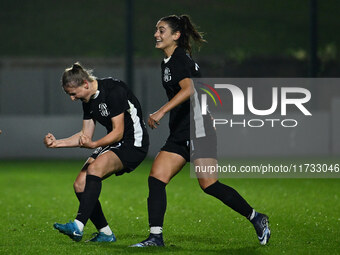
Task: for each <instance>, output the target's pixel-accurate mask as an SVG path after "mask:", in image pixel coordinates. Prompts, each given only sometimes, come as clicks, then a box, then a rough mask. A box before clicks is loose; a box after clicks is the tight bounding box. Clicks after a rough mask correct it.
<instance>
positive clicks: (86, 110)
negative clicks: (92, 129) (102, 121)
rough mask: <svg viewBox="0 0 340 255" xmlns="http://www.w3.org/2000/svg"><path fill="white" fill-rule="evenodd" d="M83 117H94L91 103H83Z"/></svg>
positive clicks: (85, 118)
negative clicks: (91, 113)
mask: <svg viewBox="0 0 340 255" xmlns="http://www.w3.org/2000/svg"><path fill="white" fill-rule="evenodd" d="M83 113H84V114H83V119H84V120H89V119H92V118H91V115H90V104H88V103H83Z"/></svg>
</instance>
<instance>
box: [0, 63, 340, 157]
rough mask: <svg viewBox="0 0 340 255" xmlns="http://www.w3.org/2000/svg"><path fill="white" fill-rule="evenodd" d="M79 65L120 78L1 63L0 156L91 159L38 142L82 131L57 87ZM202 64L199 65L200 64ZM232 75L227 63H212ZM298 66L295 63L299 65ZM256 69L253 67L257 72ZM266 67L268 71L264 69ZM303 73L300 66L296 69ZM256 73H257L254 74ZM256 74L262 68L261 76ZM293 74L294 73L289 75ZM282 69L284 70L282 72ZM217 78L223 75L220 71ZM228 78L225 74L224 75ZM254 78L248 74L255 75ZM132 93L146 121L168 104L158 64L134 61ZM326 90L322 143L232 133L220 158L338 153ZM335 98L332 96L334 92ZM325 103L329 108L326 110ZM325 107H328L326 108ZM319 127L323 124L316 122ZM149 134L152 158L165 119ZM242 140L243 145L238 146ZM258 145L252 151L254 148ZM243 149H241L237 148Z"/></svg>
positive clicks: (76, 107)
mask: <svg viewBox="0 0 340 255" xmlns="http://www.w3.org/2000/svg"><path fill="white" fill-rule="evenodd" d="M78 60H79V61H80V62H81V63H82V64H84V66H85V67H87V68H94V75H95V76H97V77H99V78H101V77H108V76H112V77H116V78H119V79H124V78H123V77H124V75H125V74H124V70H123V68H122V66H124V65H123V61H121V60H119V59H118V60H108V59H104V60H101V59H25V60H15V59H8V60H4V59H3V60H2V61H1V62H0V129H1V130H2V131H3V133H2V135H1V136H0V158H1V159H5V158H53V157H54V158H79V157H85V156H87V155H89V153H90V151H88V150H84V149H58V150H47V149H46V148H45V147H44V145H43V142H42V139H43V137H44V135H45V134H46V133H47V132H52V133H54V134H55V135H56V137H57V138H62V137H68V136H70V135H72V134H74V133H75V132H78V131H79V130H80V129H81V122H82V109H81V103H80V102H72V101H71V100H70V98H69V97H68V96H67V95H65V93H64V92H63V90H62V88H61V85H60V77H61V74H62V72H63V70H64V69H65V68H66V67H68V66H70V65H71V64H72V63H73V62H75V61H78ZM201 63H202V64H201ZM211 63H212V62H206V61H204V60H201V61H200V65H201V68H202V69H203V71H205V70H206V71H207V72H206V73H211V74H213V73H214V72H216V69H215V68H214V65H213V64H211ZM215 65H217V66H219V68H221V70H224V72H225V74H228V72H230V71H229V70H228V69H227V63H224V64H223V63H222V64H221V65H218V63H217V64H215ZM251 66H252V71H251V72H254V74H256V75H257V76H261V74H265V73H267V74H268V73H269V74H272V72H268V68H271V69H272V70H275V72H277V73H280V72H281V73H283V74H284V75H283V76H290V75H291V76H298V75H297V74H296V70H297V69H294V68H292V66H291V65H282V63H278V66H273V65H271V66H269V64H268V63H265V62H260V63H258V64H257V65H256V64H253V65H251ZM297 66H299V65H297ZM256 67H257V69H256ZM266 67H267V68H266ZM299 67H300V68H301V69H303V67H301V65H300V66H299ZM256 70H257V71H256ZM259 70H263V71H262V72H261V71H259ZM289 70H293V71H289ZM285 71H286V72H285ZM238 72H239V74H240V77H241V76H242V75H243V76H245V75H246V74H250V73H247V72H250V71H249V70H247V71H245V72H243V73H242V72H241V69H238V71H235V70H234V74H237V73H238ZM220 74H221V72H220ZM226 76H228V75H226ZM254 76H255V75H252V77H254ZM134 78H135V79H134V83H135V85H134V92H135V94H136V96H137V97H138V98H139V100H140V102H141V105H142V108H143V113H144V119H145V121H146V120H147V116H148V115H149V114H150V113H152V112H154V111H155V110H157V109H158V108H159V107H160V106H161V105H163V104H164V103H165V102H166V100H167V99H166V96H165V91H164V89H163V87H162V85H161V77H160V67H159V61H146V60H143V61H137V62H136V68H135V77H134ZM327 89H328V88H324V89H323V88H318V90H317V93H315V94H313V95H316V96H317V97H318V104H319V105H320V107H319V108H318V109H320V110H321V111H318V112H317V114H316V115H315V118H316V123H319V124H318V125H313V126H311V127H310V130H311V134H315V133H318V132H319V133H320V134H322V137H323V138H324V140H323V141H322V142H320V143H317V144H311V139H310V137H309V136H308V134H306V133H304V134H302V136H300V137H299V139H300V140H299V143H301V144H305V146H303V147H301V148H299V149H292V148H287V147H285V146H280V144H281V142H282V144H283V142H284V141H287V139H286V138H285V137H283V138H282V139H283V141H281V142H280V141H278V142H277V143H275V144H274V143H273V144H271V143H268V144H263V146H261V143H260V141H261V139H262V141H266V140H268V130H263V131H259V132H257V133H256V135H251V133H249V132H248V131H247V130H246V129H245V130H242V129H241V130H237V131H235V130H232V131H230V132H229V133H228V134H227V135H226V136H225V137H224V138H225V140H224V141H220V142H221V143H220V146H229V147H230V149H228V150H224V151H226V152H227V155H222V156H261V155H262V156H263V155H265V156H275V155H276V156H277V155H287V156H289V155H295V156H296V155H339V154H340V136H339V132H338V130H340V119H339V114H338V110H337V109H339V108H340V100H339V98H335V99H334V100H332V101H331V102H329V101H328V99H327V98H328V97H325V96H324V95H325V94H329V93H333V92H332V91H328V90H327ZM333 94H334V93H333ZM325 105H327V107H325ZM325 108H327V109H325ZM320 123H322V124H320ZM149 131H150V132H149V133H150V136H151V147H150V153H149V156H150V157H154V156H155V155H156V153H157V152H158V150H159V148H160V147H161V146H162V145H163V143H164V141H165V139H166V137H167V135H168V124H167V118H165V119H164V120H162V125H161V126H160V128H158V129H157V130H149ZM294 132H295V131H292V132H291V133H289V134H288V136H289V137H290V139H291V141H292V142H293V141H294V139H296V137H297V135H296V134H294ZM104 133H105V131H104V129H103V128H100V127H98V132H97V133H96V137H99V136H102V135H104ZM241 141H242V142H241ZM255 144H258V145H259V146H257V147H256V148H254V145H255ZM241 145H242V146H241Z"/></svg>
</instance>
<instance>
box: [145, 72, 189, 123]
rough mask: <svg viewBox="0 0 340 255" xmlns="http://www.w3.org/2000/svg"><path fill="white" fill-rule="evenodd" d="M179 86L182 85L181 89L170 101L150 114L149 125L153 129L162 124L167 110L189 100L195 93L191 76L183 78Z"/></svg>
mask: <svg viewBox="0 0 340 255" xmlns="http://www.w3.org/2000/svg"><path fill="white" fill-rule="evenodd" d="M179 86H180V87H181V90H180V91H179V92H178V93H177V94H176V95H175V96H174V97H173V98H172V99H171V100H170V101H169V102H167V103H166V104H165V105H163V106H162V107H161V108H160V109H159V110H158V111H156V112H154V113H153V114H150V116H149V120H148V125H149V126H150V127H151V128H152V129H154V128H157V126H158V125H159V124H160V123H159V121H160V120H161V119H162V118H163V116H164V115H165V114H166V113H167V112H169V111H171V110H172V109H173V108H175V107H176V106H178V105H180V104H181V103H183V102H184V101H186V100H188V99H189V98H190V96H191V95H192V94H193V93H194V84H193V82H192V80H191V79H190V78H185V79H183V80H181V81H180V82H179Z"/></svg>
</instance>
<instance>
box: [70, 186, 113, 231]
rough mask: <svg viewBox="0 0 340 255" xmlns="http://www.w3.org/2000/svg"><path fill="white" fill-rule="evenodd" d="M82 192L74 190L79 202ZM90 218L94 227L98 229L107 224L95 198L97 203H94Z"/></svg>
mask: <svg viewBox="0 0 340 255" xmlns="http://www.w3.org/2000/svg"><path fill="white" fill-rule="evenodd" d="M83 193H84V192H76V196H77V198H78V200H79V202H80V200H81V197H82V195H83ZM90 220H91V221H92V223H93V224H94V225H95V227H96V229H98V230H99V229H101V228H103V227H106V226H107V225H108V223H107V221H106V218H105V216H104V213H103V210H102V206H101V204H100V202H99V200H97V203H96V205H95V207H94V209H93V212H92V214H91V216H90Z"/></svg>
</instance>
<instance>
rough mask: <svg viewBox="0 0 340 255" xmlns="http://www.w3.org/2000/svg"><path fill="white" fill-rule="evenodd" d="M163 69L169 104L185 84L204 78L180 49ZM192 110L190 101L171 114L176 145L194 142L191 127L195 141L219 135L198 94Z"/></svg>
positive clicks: (195, 64) (171, 126) (173, 138)
mask: <svg viewBox="0 0 340 255" xmlns="http://www.w3.org/2000/svg"><path fill="white" fill-rule="evenodd" d="M161 67H162V83H163V87H164V88H165V90H166V94H167V96H168V99H169V101H170V100H171V99H172V98H173V97H174V96H175V95H176V94H177V93H178V92H179V91H180V90H181V87H180V85H179V82H180V81H181V80H183V79H185V78H199V77H201V73H200V69H199V66H198V64H197V63H195V61H194V60H193V59H192V58H191V57H190V56H189V54H187V53H186V51H185V50H184V49H183V48H180V47H177V48H176V49H175V51H174V53H173V54H172V55H171V57H170V58H169V59H167V60H166V59H165V60H163V62H162V65H161ZM191 106H192V107H191V108H190V100H189V99H188V100H187V101H185V102H183V103H182V104H180V105H178V106H177V107H175V108H173V109H172V110H171V111H170V120H169V127H170V136H169V138H168V140H170V141H175V142H181V141H188V140H190V126H191V132H192V134H193V135H194V137H195V138H199V137H203V136H209V135H211V134H214V133H215V130H214V128H213V127H212V121H211V116H210V114H208V115H205V116H202V115H201V112H200V107H199V103H198V97H197V92H196V91H195V94H194V95H193V97H192V105H191ZM190 110H191V118H192V119H191V121H190ZM190 124H191V125H190Z"/></svg>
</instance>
